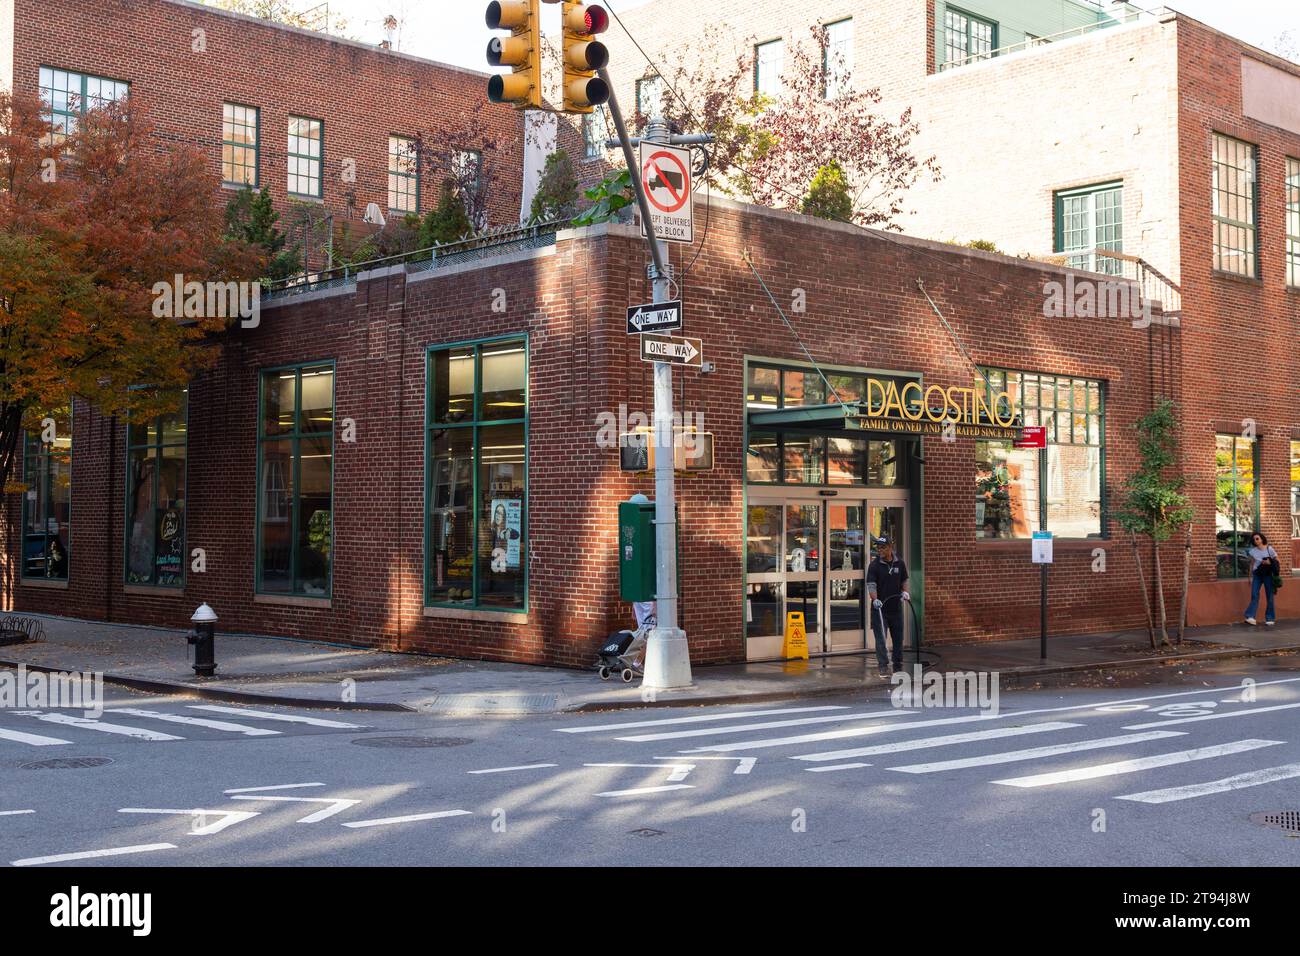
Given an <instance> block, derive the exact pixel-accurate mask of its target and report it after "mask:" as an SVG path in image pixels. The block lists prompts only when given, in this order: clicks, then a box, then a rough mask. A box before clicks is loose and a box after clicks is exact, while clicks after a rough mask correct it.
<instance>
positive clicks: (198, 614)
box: [186, 604, 217, 677]
mask: <svg viewBox="0 0 1300 956" xmlns="http://www.w3.org/2000/svg"><path fill="white" fill-rule="evenodd" d="M190 621H191V622H192V623H193V624H194V630H192V631H190V634H189V637H187V638H186V643H188V644H193V645H194V673H195V674H198V675H199V676H200V677H211V676H212V675H213V674H214V673H216V670H217V642H216V634H215V631H216V625H217V612H216V611H214V610H212V608H210V607H208V606H207V604H200V605H199V607H198V610H196V611H195V612H194V616H193V617H191V618H190Z"/></svg>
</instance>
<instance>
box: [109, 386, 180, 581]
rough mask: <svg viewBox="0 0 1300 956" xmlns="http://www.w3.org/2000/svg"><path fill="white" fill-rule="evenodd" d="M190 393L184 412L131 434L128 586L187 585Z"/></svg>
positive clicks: (135, 428) (128, 452) (144, 423)
mask: <svg viewBox="0 0 1300 956" xmlns="http://www.w3.org/2000/svg"><path fill="white" fill-rule="evenodd" d="M187 398H188V392H185V393H183V394H182V397H181V405H180V408H179V409H178V410H177V411H176V412H174V413H172V414H170V415H162V416H159V417H156V418H150V419H148V420H147V421H142V422H133V423H132V424H131V425H130V427H129V428H128V429H127V449H126V568H125V581H126V583H127V584H145V585H157V586H158V587H168V588H178V587H181V586H183V585H184V583H185V452H186V415H187V407H186V403H187Z"/></svg>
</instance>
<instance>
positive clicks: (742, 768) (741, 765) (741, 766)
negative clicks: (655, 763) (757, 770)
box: [655, 756, 758, 775]
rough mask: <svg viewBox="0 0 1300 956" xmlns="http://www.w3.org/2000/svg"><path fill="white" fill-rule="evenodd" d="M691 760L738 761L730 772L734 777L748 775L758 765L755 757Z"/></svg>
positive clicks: (693, 758)
mask: <svg viewBox="0 0 1300 956" xmlns="http://www.w3.org/2000/svg"><path fill="white" fill-rule="evenodd" d="M681 759H682V758H681V757H655V760H681ZM691 759H692V760H736V761H739V762H738V763H737V764H736V769H735V770H733V771H732V774H733V775H734V774H744V773H749V772H750V771H751V770H753V769H754V764H756V763H758V758H757V757H705V756H699V757H692V758H691Z"/></svg>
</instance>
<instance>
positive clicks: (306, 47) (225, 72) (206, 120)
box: [13, 0, 523, 225]
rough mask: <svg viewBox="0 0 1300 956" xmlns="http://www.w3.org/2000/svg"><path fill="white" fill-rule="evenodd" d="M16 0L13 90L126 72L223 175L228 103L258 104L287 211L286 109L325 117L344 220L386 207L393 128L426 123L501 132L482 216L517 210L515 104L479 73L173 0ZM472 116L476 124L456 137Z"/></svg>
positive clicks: (436, 131) (329, 190) (431, 136)
mask: <svg viewBox="0 0 1300 956" xmlns="http://www.w3.org/2000/svg"><path fill="white" fill-rule="evenodd" d="M15 4H16V9H17V20H16V24H15V35H14V40H13V64H14V67H13V69H14V84H15V87H16V89H18V90H21V91H24V92H28V93H32V94H35V93H36V91H37V86H38V69H39V67H41V66H50V67H55V68H59V69H66V70H73V71H76V72H79V73H89V74H93V75H96V76H107V77H110V78H113V79H117V80H126V81H128V82H129V83H130V84H131V95H132V97H133V98H135V99H136V100H137V101H138V102H140V103H141V104H143V106H144V108H145V109H146V110H147V111H148V114H149V116H150V118H151V120H152V122H153V123H154V125H155V127H156V130H157V133H158V135H159V136H160V137H161V138H162V139H164V140H171V141H178V142H183V143H191V144H195V145H197V146H198V147H199V148H201V149H203V150H204V151H205V152H206V153H207V154H208V155H209V156H210V157H211V163H212V173H213V176H214V177H217V178H218V180H219V177H220V174H221V114H222V103H223V102H236V103H241V104H245V105H248V106H256V107H258V108H259V110H260V111H261V115H260V119H261V136H260V147H261V152H260V161H259V167H260V169H259V173H260V183H261V184H262V185H264V186H269V187H270V190H271V192H272V194H273V196H274V197H275V200H276V205H277V207H278V208H279V209H280V210H281V211H282V213H283V212H284V211H285V210H286V209H287V208H288V205H287V202H286V195H285V194H286V180H287V173H286V155H285V151H286V141H287V124H288V117H289V116H290V115H291V114H292V115H296V116H307V117H312V118H316V119H321V120H323V121H324V140H325V141H324V166H323V170H322V180H323V192H324V196H323V204H324V207H325V208H326V210H328V211H330V212H333V213H335V214H336V216H337V219H338V220H343V221H346V220H347V219H352V220H360V219H361V217H362V215H364V213H365V209H366V204H367V203H369V202H375V203H378V204H379V207H380V208H381V209H383V210H384V211H385V214H387V209H388V193H387V188H388V186H387V169H388V137H389V135H390V134H393V135H398V136H412V137H413V136H416V135H421V136H423V137H424V138H425V141H426V142H428V143H430V144H431V145H433V146H440V145H442V144H446V143H448V141H449V138H450V137H451V136H452V135H453V134H454V138H455V140H456V141H455V142H454V143H453V144H451V145H453V146H454V147H455V148H463V149H479V148H482V147H483V146H484V144H485V143H487V142H489V141H492V140H495V141H496V142H497V143H499V148H498V149H496V150H494V151H488V152H486V153H485V155H484V163H485V167H487V168H488V170H489V175H490V176H491V177H492V192H491V196H490V199H489V218H490V220H491V221H492V222H493V223H498V224H499V223H513V222H517V221H518V218H519V195H520V186H521V176H522V173H521V154H522V135H523V125H522V119H521V117H522V114H521V113H519V112H518V111H516V110H515V109H513V108H511V107H507V106H497V105H493V104H489V103H487V91H486V83H487V77H486V75H485V74H481V73H476V72H473V71H470V70H465V69H461V68H459V67H454V66H448V65H446V64H441V63H434V62H431V61H428V60H422V59H418V58H416V57H412V56H407V55H404V54H400V53H393V52H390V51H387V50H380V49H378V48H377V47H373V46H368V45H367V44H364V43H355V42H351V41H345V40H340V39H337V38H333V37H329V36H326V35H324V34H319V33H311V32H308V31H304V30H297V29H293V28H290V27H283V26H279V25H276V24H271V23H268V22H266V21H263V20H259V19H256V18H252V17H245V16H239V15H237V14H230V13H224V12H222V11H219V10H215V9H212V8H210V7H203V6H200V5H197V4H191V3H183V2H175V0H97V2H92V0H15ZM194 30H202V31H204V33H205V40H206V46H207V51H206V52H205V53H196V52H194V51H193V49H192V45H193V43H194V34H193V31H194ZM476 110H478V112H476ZM466 126H470V127H473V128H474V132H473V134H472V135H470V136H468V138H466V139H464V140H462V139H461V137H460V135H459V134H460V133H462V132H463V131H464V129H465V127H466ZM344 159H352V160H355V163H356V181H355V182H354V183H347V182H344V181H343V179H342V176H341V173H342V162H343V160H344ZM422 180H423V181H422V183H421V191H420V192H421V196H420V200H421V207H422V209H424V210H428V209H430V208H432V207H433V206H434V205H436V203H437V200H438V188H437V187H438V184H439V181H440V180H439V179H437V178H435V177H434V176H433V175H432V173H431V171H430V170H429V169H427V168H426V169H424V170H422ZM349 192H353V193H355V203H354V204H353V206H352V207H351V211H350V212H349V206H348V203H347V196H346V194H347V193H349ZM336 225H337V223H336Z"/></svg>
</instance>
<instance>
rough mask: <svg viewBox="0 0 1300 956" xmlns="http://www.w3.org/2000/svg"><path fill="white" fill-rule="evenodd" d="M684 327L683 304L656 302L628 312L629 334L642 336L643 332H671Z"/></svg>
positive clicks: (637, 306) (678, 302) (634, 307)
mask: <svg viewBox="0 0 1300 956" xmlns="http://www.w3.org/2000/svg"><path fill="white" fill-rule="evenodd" d="M681 327H682V303H681V302H680V300H679V301H675V302H655V303H653V304H650V305H634V306H631V307H629V308H628V310H627V334H628V335H640V334H641V333H642V332H671V331H672V330H673V329H680V328H681Z"/></svg>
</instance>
